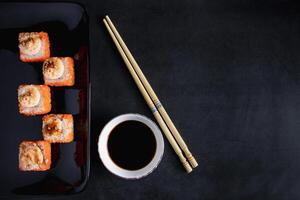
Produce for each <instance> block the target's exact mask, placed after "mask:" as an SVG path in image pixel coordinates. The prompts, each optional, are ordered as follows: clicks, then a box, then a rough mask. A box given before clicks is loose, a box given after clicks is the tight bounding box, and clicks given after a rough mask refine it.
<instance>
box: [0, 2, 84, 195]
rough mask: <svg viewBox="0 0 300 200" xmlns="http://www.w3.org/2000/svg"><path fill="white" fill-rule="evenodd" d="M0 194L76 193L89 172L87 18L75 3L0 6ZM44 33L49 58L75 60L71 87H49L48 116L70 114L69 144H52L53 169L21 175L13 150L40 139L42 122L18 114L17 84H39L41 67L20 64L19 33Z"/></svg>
mask: <svg viewBox="0 0 300 200" xmlns="http://www.w3.org/2000/svg"><path fill="white" fill-rule="evenodd" d="M0 19H1V20H0V63H1V70H0V74H1V75H0V76H1V78H0V90H1V98H0V113H1V114H0V127H1V128H0V132H1V141H2V142H1V145H0V160H1V165H0V195H2V196H11V195H12V196H14V195H19V194H28V195H35V194H62V193H64V194H65V193H76V192H79V191H81V190H82V189H83V188H84V186H85V184H86V182H87V179H88V176H89V169H90V152H89V148H90V145H89V144H90V142H89V140H90V132H89V127H90V125H89V122H90V97H89V96H90V80H89V67H88V41H89V33H88V17H87V14H86V11H85V9H84V8H83V7H82V6H81V5H79V4H75V3H1V4H0ZM33 31H45V32H48V34H49V39H50V43H51V56H71V57H73V58H74V60H75V77H76V80H75V81H76V83H75V85H74V86H73V87H59V88H58V87H51V94H52V110H51V113H70V114H73V115H74V133H75V139H74V142H72V143H67V144H52V146H51V147H52V166H51V169H50V170H48V171H45V172H21V171H19V169H18V146H19V144H20V142H21V141H23V140H42V133H41V127H42V122H41V117H42V116H33V117H26V116H22V115H20V114H19V112H18V101H17V88H18V86H19V85H20V84H43V79H42V71H41V67H42V63H23V62H21V61H20V60H19V50H18V33H19V32H33Z"/></svg>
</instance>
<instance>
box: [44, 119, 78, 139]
mask: <svg viewBox="0 0 300 200" xmlns="http://www.w3.org/2000/svg"><path fill="white" fill-rule="evenodd" d="M42 131H43V137H44V140H46V141H48V142H50V143H68V142H72V141H73V139H74V125H73V116H72V115H71V114H50V115H45V116H44V117H43V128H42Z"/></svg>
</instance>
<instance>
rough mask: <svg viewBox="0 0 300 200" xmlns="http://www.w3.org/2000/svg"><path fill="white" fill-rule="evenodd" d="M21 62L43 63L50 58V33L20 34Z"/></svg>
mask: <svg viewBox="0 0 300 200" xmlns="http://www.w3.org/2000/svg"><path fill="white" fill-rule="evenodd" d="M19 49H20V60H22V61H23V62H43V61H44V60H46V59H47V58H49V57H50V42H49V37H48V33H45V32H27V33H19Z"/></svg>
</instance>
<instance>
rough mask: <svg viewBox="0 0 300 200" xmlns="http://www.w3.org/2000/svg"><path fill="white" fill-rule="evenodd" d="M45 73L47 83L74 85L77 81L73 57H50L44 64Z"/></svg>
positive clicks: (52, 84)
mask: <svg viewBox="0 0 300 200" xmlns="http://www.w3.org/2000/svg"><path fill="white" fill-rule="evenodd" d="M43 75H44V81H45V85H50V86H73V85H74V82H75V74H74V61H73V58H71V57H51V58H48V59H47V60H45V62H44V64H43Z"/></svg>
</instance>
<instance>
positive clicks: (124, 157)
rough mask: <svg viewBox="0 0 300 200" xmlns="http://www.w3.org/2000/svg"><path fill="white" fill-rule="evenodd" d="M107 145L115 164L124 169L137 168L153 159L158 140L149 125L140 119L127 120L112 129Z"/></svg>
mask: <svg viewBox="0 0 300 200" xmlns="http://www.w3.org/2000/svg"><path fill="white" fill-rule="evenodd" d="M107 146H108V152H109V155H110V157H111V159H112V160H113V161H114V162H115V164H117V165H118V166H119V167H121V168H124V169H128V170H137V169H141V168H143V167H145V166H146V165H147V164H148V163H149V162H150V161H151V160H152V158H153V156H154V154H155V149H156V141H155V137H154V134H153V133H152V131H151V129H150V128H149V127H148V126H147V125H145V124H143V123H141V122H139V121H125V122H122V123H121V124H119V125H117V126H116V127H115V128H114V129H113V130H112V132H111V133H110V136H109V138H108V144H107Z"/></svg>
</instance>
